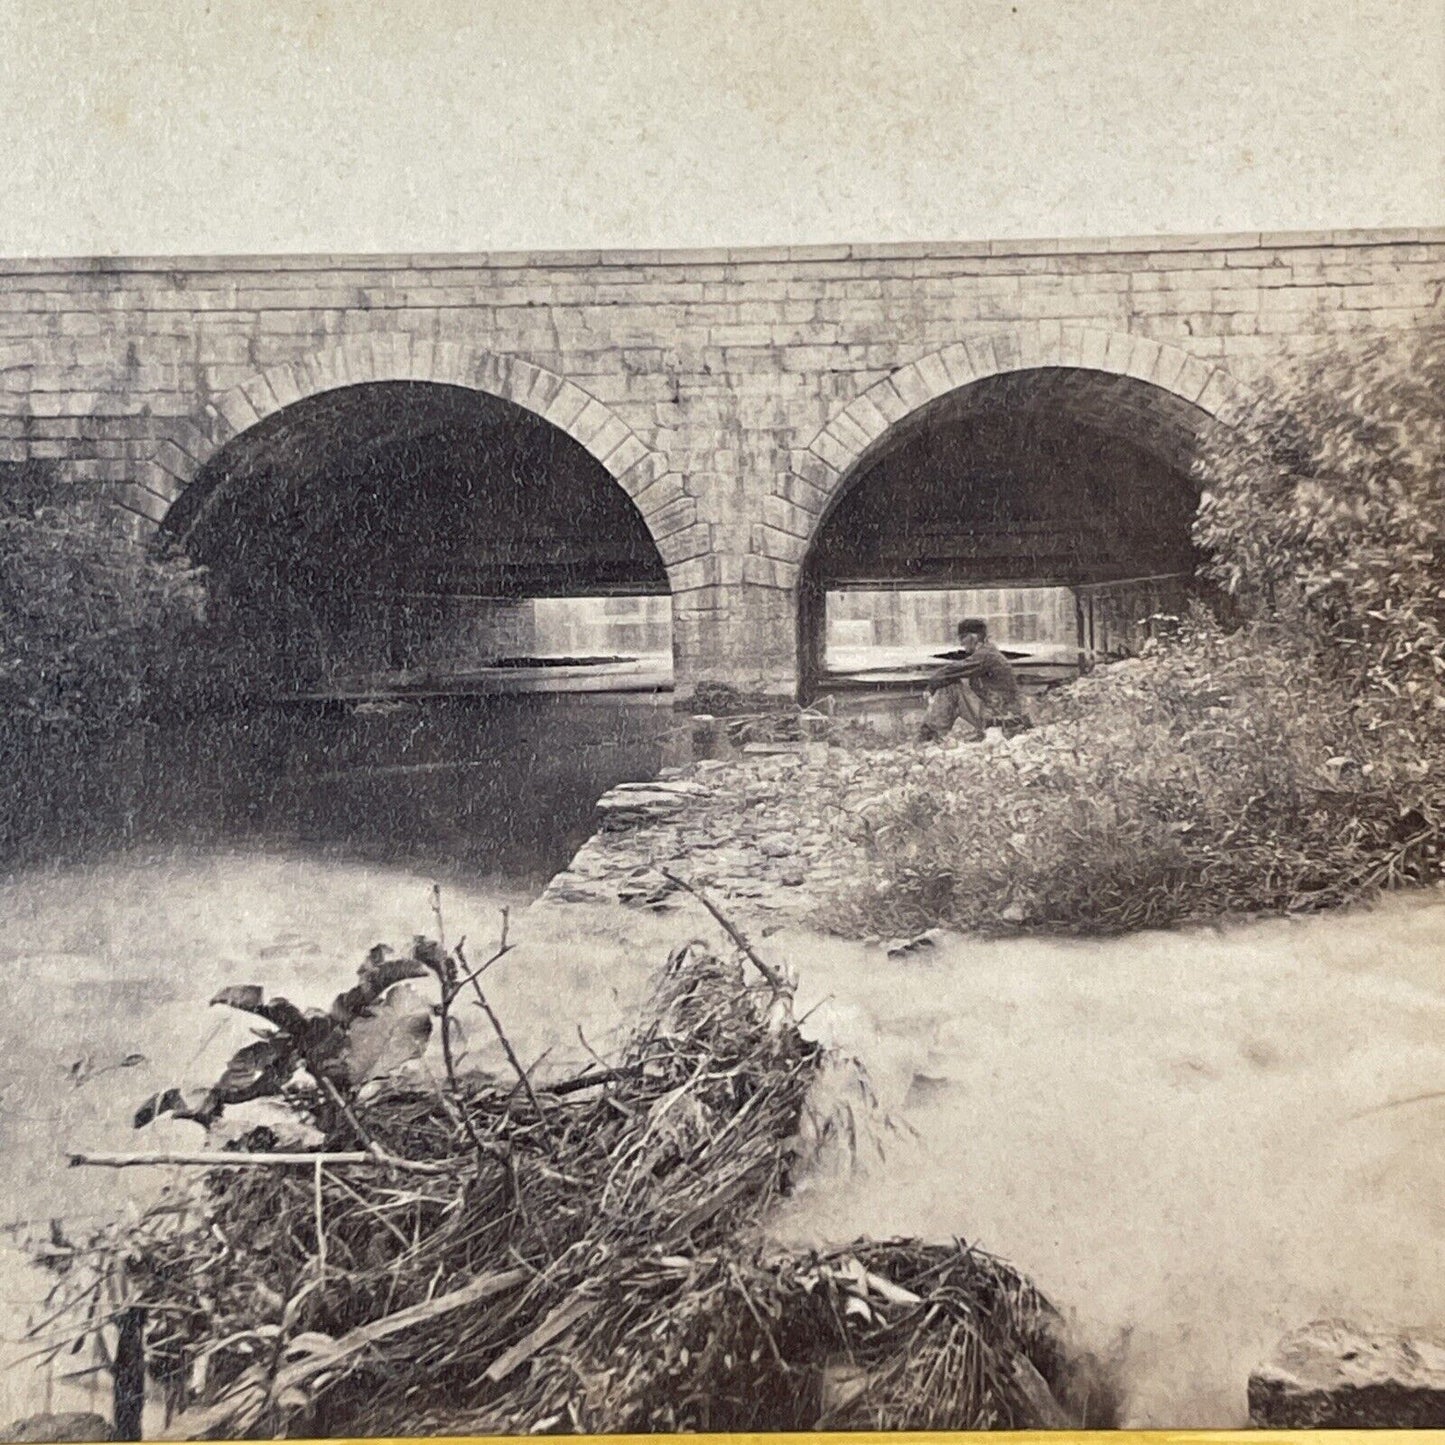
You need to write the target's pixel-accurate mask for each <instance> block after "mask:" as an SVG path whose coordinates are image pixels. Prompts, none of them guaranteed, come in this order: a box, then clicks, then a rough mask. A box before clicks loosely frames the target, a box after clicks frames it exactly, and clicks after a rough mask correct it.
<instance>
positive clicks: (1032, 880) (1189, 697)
mask: <svg viewBox="0 0 1445 1445" xmlns="http://www.w3.org/2000/svg"><path fill="white" fill-rule="evenodd" d="M1041 723H1042V726H1040V727H1039V728H1038V729H1037V730H1035V731H1034V732H1032V733H1028V734H1025V735H1023V736H1022V737H1019V738H1016V739H1014V740H1013V741H1011V742H1003V741H1001V740H1000V741H999V742H997V743H994V744H984V745H961V746H949V747H945V748H943V749H940V750H938V751H937V752H936V754H935V755H934V756H933V758H932V759H931V761H930V763H929V766H928V767H927V768H926V769H925V770H924V772H923V774H922V775H921V776H920V775H919V774H918V773H916V772H910V773H906V774H904V775H903V780H902V781H901V782H899V783H896V784H895V785H894V786H893V787H892V788H890V789H889V790H888V791H886V792H885V793H884V794H883V795H882V796H881V798H879V799H878V800H876V801H875V802H874V803H873V805H872V806H870V807H867V808H865V809H863V810H862V811H860V812H859V813H858V814H857V815H856V821H855V824H854V828H855V836H857V837H859V838H861V840H862V842H863V844H864V857H865V859H866V860H867V869H868V873H869V882H868V884H867V885H865V886H864V887H862V888H857V889H849V890H846V891H845V892H844V893H843V894H842V896H840V897H838V898H836V899H834V900H830V902H829V904H828V907H827V909H826V913H827V916H828V917H829V919H830V920H831V924H832V926H833V927H835V928H839V929H842V930H843V931H846V932H850V933H859V934H869V933H907V932H911V931H916V930H918V929H922V928H925V927H928V926H931V925H934V924H948V925H951V926H956V927H960V928H965V929H979V930H984V931H1002V930H1009V929H1017V928H1020V927H1026V928H1041V929H1046V930H1050V931H1086V932H1117V931H1122V930H1126V929H1131V928H1142V927H1151V926H1161V925H1166V924H1171V923H1177V922H1180V921H1183V920H1187V919H1197V918H1205V917H1212V916H1216V915H1218V914H1221V913H1229V912H1236V913H1255V912H1289V911H1298V910H1305V909H1313V908H1320V907H1327V906H1331V905H1334V904H1339V903H1344V902H1348V901H1350V900H1353V899H1357V898H1361V897H1364V896H1367V895H1369V894H1370V893H1371V892H1373V891H1375V890H1376V889H1378V888H1380V887H1382V886H1387V885H1389V884H1398V883H1402V882H1414V881H1424V880H1426V879H1429V878H1433V877H1435V876H1436V875H1437V873H1438V842H1439V822H1438V820H1439V818H1440V817H1441V815H1442V811H1445V798H1442V796H1441V794H1442V785H1441V783H1440V782H1439V781H1437V779H1439V778H1440V777H1441V776H1442V774H1441V771H1440V768H1439V763H1440V761H1441V760H1440V759H1439V758H1437V759H1435V763H1436V766H1435V769H1434V770H1433V774H1432V768H1431V759H1430V757H1428V756H1427V755H1426V754H1425V753H1424V752H1421V751H1411V750H1408V749H1404V748H1401V747H1399V746H1398V745H1397V744H1396V742H1395V740H1393V739H1391V738H1388V737H1387V736H1386V735H1385V734H1382V733H1381V732H1380V731H1378V730H1376V731H1371V730H1369V729H1367V728H1365V727H1362V726H1361V723H1360V721H1359V718H1358V714H1357V710H1356V709H1355V708H1354V707H1353V706H1352V705H1351V702H1350V700H1349V698H1348V697H1347V696H1346V695H1345V694H1344V693H1343V692H1342V691H1341V690H1340V689H1339V688H1338V687H1337V686H1335V685H1334V684H1333V683H1332V682H1330V681H1329V680H1327V679H1326V678H1324V677H1323V676H1322V675H1321V668H1320V666H1319V664H1318V662H1317V660H1316V659H1314V658H1313V657H1312V656H1311V655H1310V649H1309V648H1308V647H1307V646H1306V645H1304V644H1301V643H1300V642H1299V641H1298V640H1297V639H1292V638H1290V637H1289V636H1288V635H1285V634H1282V633H1281V632H1280V631H1279V630H1278V629H1272V628H1269V627H1266V626H1263V625H1255V626H1252V627H1249V628H1246V629H1243V630H1241V631H1239V632H1236V633H1235V634H1233V635H1226V634H1224V633H1223V632H1221V631H1220V630H1219V629H1218V628H1216V627H1215V626H1213V625H1212V624H1210V623H1209V622H1208V621H1207V619H1205V618H1204V617H1203V616H1202V615H1201V616H1200V617H1198V618H1196V619H1194V621H1193V623H1192V624H1191V625H1188V626H1186V627H1185V628H1184V629H1183V631H1182V634H1181V636H1180V637H1179V638H1178V639H1177V640H1174V641H1171V642H1169V643H1166V644H1157V645H1155V646H1154V647H1152V648H1151V650H1150V651H1149V653H1148V654H1147V655H1146V656H1144V657H1141V658H1138V659H1134V660H1131V661H1128V662H1124V663H1119V664H1115V665H1113V666H1111V667H1108V668H1105V669H1102V670H1101V671H1100V672H1098V673H1096V674H1094V675H1092V676H1090V677H1087V678H1084V679H1082V680H1080V681H1079V682H1078V683H1076V684H1075V685H1073V686H1072V687H1070V688H1068V689H1066V690H1064V692H1062V693H1061V694H1060V695H1059V696H1058V698H1057V700H1056V701H1055V702H1053V703H1052V704H1051V705H1050V707H1049V708H1048V709H1047V711H1046V712H1045V714H1044V716H1043V717H1042V718H1041Z"/></svg>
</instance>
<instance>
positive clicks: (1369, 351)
mask: <svg viewBox="0 0 1445 1445" xmlns="http://www.w3.org/2000/svg"><path fill="white" fill-rule="evenodd" d="M1196 474H1197V476H1198V478H1199V480H1200V482H1201V484H1202V486H1203V498H1202V501H1201V505H1200V509H1199V516H1198V521H1197V524H1196V528H1195V539H1196V541H1197V542H1198V543H1199V544H1200V545H1201V546H1202V547H1203V548H1204V549H1206V551H1207V552H1208V553H1209V554H1210V555H1211V558H1212V560H1211V561H1210V563H1209V564H1208V568H1207V570H1208V573H1209V575H1210V576H1212V577H1213V579H1214V580H1216V581H1218V582H1219V583H1221V584H1222V585H1223V586H1224V587H1225V589H1226V590H1227V591H1228V592H1230V593H1231V594H1232V595H1233V596H1234V597H1235V598H1237V599H1238V601H1239V602H1240V604H1241V605H1242V606H1243V607H1244V608H1245V609H1247V611H1248V613H1249V615H1252V616H1253V617H1255V618H1271V617H1273V618H1278V619H1280V620H1282V621H1286V622H1288V623H1289V624H1290V625H1292V626H1294V627H1296V628H1297V629H1298V630H1299V631H1300V632H1301V634H1302V635H1308V636H1311V637H1313V638H1315V639H1317V640H1318V641H1319V642H1321V643H1322V644H1325V647H1324V649H1323V650H1322V653H1321V656H1322V660H1323V661H1324V664H1325V665H1326V667H1327V669H1328V671H1329V673H1330V674H1331V675H1332V676H1334V677H1336V678H1337V679H1339V681H1340V683H1341V685H1342V686H1344V687H1345V688H1346V689H1347V690H1348V691H1349V692H1350V693H1351V695H1353V696H1357V697H1358V698H1359V699H1360V702H1361V705H1362V708H1363V709H1364V714H1363V715H1364V719H1365V721H1366V722H1367V724H1369V725H1373V726H1384V727H1387V728H1390V729H1392V730H1394V731H1396V732H1397V733H1399V734H1400V735H1401V736H1402V737H1403V738H1404V739H1405V740H1406V741H1413V742H1415V743H1417V744H1418V743H1420V742H1422V741H1424V739H1425V737H1426V735H1427V733H1429V732H1432V731H1433V732H1438V731H1439V729H1440V725H1441V722H1442V718H1441V713H1442V712H1445V329H1437V330H1433V331H1429V332H1426V333H1424V334H1416V335H1412V336H1408V337H1401V338H1393V339H1388V340H1375V341H1372V342H1370V343H1368V344H1364V345H1358V346H1353V347H1343V348H1338V349H1334V350H1330V351H1326V352H1323V353H1320V354H1318V355H1315V356H1312V357H1309V358H1306V359H1305V360H1304V361H1302V362H1301V363H1299V364H1298V365H1297V367H1296V368H1295V370H1294V371H1293V372H1292V373H1290V374H1287V375H1286V376H1285V377H1284V378H1283V379H1282V380H1279V381H1276V382H1272V383H1267V384H1266V385H1265V386H1264V387H1263V389H1262V391H1261V393H1260V397H1259V401H1258V403H1257V404H1256V405H1255V406H1254V407H1253V408H1252V409H1251V411H1250V413H1249V415H1248V416H1246V417H1245V418H1244V419H1243V420H1242V422H1241V423H1240V424H1239V425H1238V426H1236V427H1233V428H1229V429H1227V430H1221V431H1220V432H1219V433H1217V434H1216V435H1215V436H1213V437H1212V439H1211V440H1210V441H1209V442H1208V443H1207V445H1206V446H1205V448H1204V450H1203V453H1202V454H1201V456H1200V458H1199V460H1198V463H1197V466H1196Z"/></svg>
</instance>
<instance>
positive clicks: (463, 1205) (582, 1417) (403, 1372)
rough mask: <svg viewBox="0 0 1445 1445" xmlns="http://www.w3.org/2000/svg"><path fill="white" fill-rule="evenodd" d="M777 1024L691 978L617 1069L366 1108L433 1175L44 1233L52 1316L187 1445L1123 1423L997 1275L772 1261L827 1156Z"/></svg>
mask: <svg viewBox="0 0 1445 1445" xmlns="http://www.w3.org/2000/svg"><path fill="white" fill-rule="evenodd" d="M788 1003H789V998H788V994H787V992H786V990H784V991H781V992H780V990H779V989H778V988H777V987H776V986H773V985H764V986H761V987H756V988H754V987H748V986H747V983H746V981H745V978H744V975H743V966H742V963H741V962H731V961H727V960H722V959H719V958H717V957H716V956H714V955H713V954H711V953H708V952H707V951H705V950H703V949H702V948H701V947H700V946H698V945H692V946H689V947H688V948H686V949H682V950H678V951H676V952H674V954H673V955H672V956H671V957H670V958H669V960H668V963H667V966H666V968H665V969H664V970H663V972H662V974H661V977H660V978H659V981H658V984H657V989H656V993H655V995H654V997H653V999H652V1001H651V1005H650V1007H649V1008H648V1009H647V1010H646V1011H645V1015H644V1021H643V1023H642V1024H641V1025H640V1026H639V1027H638V1028H637V1030H636V1031H635V1033H634V1034H633V1037H632V1039H631V1041H630V1042H629V1043H628V1045H627V1046H626V1048H625V1049H624V1051H623V1052H622V1054H621V1056H620V1057H619V1058H618V1059H617V1060H615V1061H612V1062H611V1063H607V1064H604V1063H603V1062H602V1061H600V1060H599V1061H598V1062H597V1063H596V1064H595V1065H592V1066H589V1068H588V1069H587V1070H586V1071H585V1072H584V1073H582V1074H579V1075H576V1076H574V1077H572V1078H570V1079H567V1080H565V1081H563V1082H561V1083H560V1084H553V1085H551V1086H550V1087H549V1088H542V1087H538V1088H537V1089H536V1091H535V1095H534V1096H529V1094H528V1092H526V1091H524V1090H523V1089H522V1087H521V1085H520V1084H518V1085H517V1086H516V1087H513V1088H508V1087H506V1086H505V1084H499V1083H498V1082H497V1081H495V1080H484V1079H471V1080H463V1081H462V1083H461V1085H460V1086H459V1087H458V1089H457V1090H456V1091H455V1092H453V1091H450V1090H446V1089H442V1090H437V1089H435V1088H423V1087H420V1086H409V1087H402V1086H399V1085H392V1086H389V1087H386V1088H384V1089H382V1090H381V1091H380V1092H378V1093H376V1094H375V1095H373V1096H372V1097H370V1098H365V1097H362V1098H359V1099H358V1100H357V1101H356V1102H355V1103H354V1104H353V1106H352V1107H353V1110H354V1118H355V1121H356V1123H357V1124H359V1125H360V1126H361V1127H362V1128H363V1129H364V1130H365V1132H366V1133H367V1134H368V1135H369V1136H370V1138H371V1141H372V1142H373V1143H374V1144H376V1145H379V1146H380V1147H381V1148H382V1149H383V1150H384V1151H385V1152H386V1153H387V1154H388V1155H394V1156H397V1157H399V1158H404V1159H406V1160H409V1161H412V1162H413V1163H415V1162H429V1163H431V1164H433V1165H439V1166H441V1167H440V1168H439V1169H438V1172H436V1173H434V1174H417V1173H415V1172H401V1171H399V1170H395V1169H388V1168H386V1167H384V1166H382V1165H380V1164H376V1163H365V1164H355V1163H353V1164H346V1165H339V1166H336V1167H328V1168H320V1167H318V1168H316V1169H315V1170H312V1169H309V1168H305V1167H303V1168H300V1169H295V1168H285V1169H282V1168H248V1169H234V1170H227V1169H212V1170H209V1171H207V1173H206V1175H205V1176H204V1179H203V1181H201V1182H198V1184H197V1185H196V1186H195V1187H194V1188H193V1189H191V1190H190V1191H188V1192H184V1193H180V1194H177V1195H174V1196H168V1197H167V1198H166V1199H165V1200H164V1201H163V1202H162V1204H161V1205H159V1206H157V1207H156V1208H155V1209H153V1210H151V1211H150V1212H149V1213H148V1214H147V1215H146V1217H145V1218H144V1219H142V1220H141V1221H140V1222H139V1223H138V1224H132V1225H129V1226H126V1227H124V1228H119V1227H118V1228H115V1229H112V1230H110V1231H108V1232H107V1233H105V1234H104V1235H102V1236H101V1237H98V1238H96V1239H94V1240H92V1241H91V1242H90V1243H89V1245H87V1246H85V1247H79V1246H72V1245H70V1244H68V1243H67V1242H66V1241H64V1240H63V1239H62V1238H60V1237H57V1239H56V1240H54V1241H53V1242H52V1244H51V1246H50V1249H51V1258H50V1261H49V1262H50V1263H51V1265H52V1267H55V1268H57V1269H58V1270H59V1271H60V1272H61V1274H62V1281H61V1286H60V1287H58V1297H59V1298H60V1299H61V1300H62V1302H63V1303H64V1302H69V1303H77V1302H78V1303H79V1304H80V1306H81V1308H82V1310H83V1311H84V1310H88V1311H89V1316H88V1320H87V1321H86V1322H85V1323H84V1324H83V1326H82V1327H81V1328H80V1329H79V1334H80V1335H82V1336H83V1335H85V1334H86V1333H87V1332H90V1333H94V1332H95V1331H97V1330H100V1331H101V1332H102V1333H103V1332H104V1327H105V1326H106V1324H107V1321H109V1320H111V1319H113V1318H115V1317H116V1314H117V1312H118V1311H119V1310H121V1309H126V1308H133V1307H135V1306H141V1307H143V1308H144V1309H145V1310H146V1312H147V1319H148V1322H149V1323H148V1327H147V1338H146V1344H147V1355H148V1361H149V1366H150V1369H151V1372H152V1377H153V1379H154V1380H155V1381H157V1382H158V1383H159V1385H160V1386H161V1388H162V1389H163V1390H164V1393H165V1397H166V1399H167V1401H168V1403H169V1407H170V1410H171V1412H172V1417H173V1418H172V1421H171V1428H170V1434H171V1436H172V1437H173V1438H191V1439H194V1438H217V1437H222V1436H226V1437H236V1436H251V1437H255V1436H270V1435H313V1436H315V1435H340V1434H346V1435H360V1434H410V1433H457V1432H459V1431H461V1432H468V1433H498V1432H505V1433H513V1432H517V1433H526V1432H537V1431H587V1432H615V1431H641V1430H739V1429H779V1428H792V1429H810V1428H818V1427H823V1426H828V1427H837V1428H855V1427H857V1428H861V1427H865V1426H866V1427H870V1428H983V1427H987V1426H1014V1427H1024V1426H1034V1425H1050V1424H1058V1423H1061V1422H1065V1423H1067V1422H1074V1423H1077V1422H1079V1421H1081V1420H1083V1419H1086V1418H1087V1419H1088V1420H1089V1421H1090V1422H1091V1423H1102V1424H1107V1423H1110V1420H1111V1417H1112V1408H1113V1406H1112V1397H1111V1395H1110V1393H1109V1391H1108V1390H1107V1389H1103V1390H1101V1389H1099V1388H1097V1387H1093V1388H1091V1390H1090V1391H1089V1392H1087V1393H1089V1396H1090V1398H1089V1400H1088V1401H1087V1402H1086V1401H1085V1399H1084V1396H1083V1394H1081V1392H1080V1390H1079V1388H1078V1383H1077V1371H1076V1370H1075V1369H1074V1368H1073V1367H1071V1366H1070V1365H1069V1364H1068V1362H1067V1361H1066V1358H1065V1352H1064V1350H1063V1347H1062V1346H1061V1344H1060V1343H1059V1340H1060V1335H1059V1331H1058V1328H1057V1326H1058V1321H1057V1319H1056V1317H1055V1316H1054V1314H1053V1312H1052V1311H1051V1310H1050V1308H1049V1307H1048V1305H1047V1304H1046V1303H1045V1302H1044V1301H1043V1300H1042V1299H1041V1298H1040V1297H1039V1296H1038V1295H1037V1293H1036V1292H1035V1291H1034V1290H1033V1289H1032V1288H1031V1287H1030V1286H1029V1285H1028V1284H1027V1282H1026V1281H1024V1280H1023V1279H1022V1278H1021V1277H1020V1276H1019V1275H1017V1274H1016V1273H1015V1272H1014V1271H1013V1270H1012V1269H1010V1268H1009V1267H1008V1266H1007V1265H1005V1264H1003V1263H1001V1262H1000V1261H997V1260H994V1259H991V1258H989V1257H988V1256H986V1255H982V1254H979V1253H977V1252H975V1251H972V1250H969V1249H967V1248H966V1247H964V1246H962V1245H960V1244H957V1243H955V1244H951V1245H942V1246H933V1245H920V1244H917V1243H911V1242H907V1241H895V1242H892V1243H881V1244H871V1243H860V1244H856V1245H854V1246H853V1247H852V1248H851V1249H849V1250H846V1251H840V1252H836V1253H831V1254H822V1255H816V1254H802V1253H796V1252H793V1253H779V1252H778V1251H776V1250H775V1249H770V1248H769V1246H768V1245H767V1243H766V1240H765V1238H764V1235H763V1233H762V1230H761V1228H760V1226H761V1224H762V1222H763V1221H764V1219H765V1216H766V1214H767V1211H768V1209H769V1207H770V1206H771V1205H772V1204H773V1202H774V1201H775V1200H776V1199H777V1198H778V1197H779V1196H780V1195H782V1194H784V1193H786V1192H787V1191H788V1189H789V1188H790V1187H791V1183H792V1181H793V1178H794V1176H795V1174H796V1173H797V1172H798V1171H799V1170H800V1169H804V1168H806V1167H807V1165H808V1162H809V1158H810V1157H811V1156H812V1155H813V1153H814V1152H815V1151H816V1150H817V1149H819V1148H820V1147H826V1146H827V1145H828V1144H829V1142H830V1133H831V1126H830V1121H829V1120H827V1119H822V1120H820V1119H818V1118H816V1117H814V1116H813V1115H812V1114H811V1113H810V1107H809V1098H808V1096H809V1089H810V1086H811V1085H812V1083H813V1081H814V1079H815V1078H816V1077H817V1076H818V1075H819V1073H820V1071H821V1070H822V1068H823V1065H824V1063H825V1062H826V1060H825V1056H824V1054H823V1051H822V1050H821V1049H820V1047H819V1046H818V1045H816V1044H814V1043H811V1042H809V1041H808V1040H806V1039H805V1038H804V1037H803V1036H802V1034H801V1033H800V1032H799V1030H798V1028H797V1027H796V1025H795V1024H794V1022H793V1020H792V1015H791V1009H790V1008H789V1007H788ZM295 1103H296V1106H297V1107H298V1109H299V1110H301V1111H302V1112H305V1111H306V1109H307V1108H308V1106H309V1101H308V1099H307V1098H306V1097H305V1096H304V1094H303V1095H298V1096H297V1098H296V1099H295ZM462 1111H465V1114H466V1120H465V1121H464V1120H463V1118H462V1117H461V1115H462ZM848 1127H849V1128H851V1122H850V1124H849V1126H848ZM474 1140H475V1141H476V1142H477V1143H479V1144H480V1146H481V1147H480V1148H477V1147H475V1145H474V1142H473V1141H474ZM266 1142H267V1141H266V1140H264V1139H260V1138H252V1139H250V1140H249V1144H250V1147H251V1148H253V1149H255V1148H257V1147H260V1146H262V1145H264V1144H265V1143H266ZM273 1142H274V1141H273ZM357 1143H358V1141H357V1140H356V1139H355V1138H354V1137H352V1136H350V1135H349V1134H344V1133H343V1132H342V1131H340V1130H338V1131H337V1132H336V1133H335V1134H334V1135H333V1136H332V1137H329V1138H328V1139H327V1140H326V1147H327V1148H328V1149H332V1150H343V1149H349V1150H354V1149H355V1147H356V1145H357ZM84 1297H88V1299H89V1301H90V1303H89V1304H86V1302H85V1298H84ZM49 1328H50V1329H51V1330H55V1329H62V1330H65V1331H68V1332H69V1334H71V1335H73V1334H76V1333H77V1329H76V1326H75V1324H74V1323H68V1322H66V1321H61V1322H60V1323H59V1324H55V1323H52V1324H51V1326H50V1327H49ZM1045 1381H1047V1382H1048V1383H1047V1384H1046V1383H1045ZM1051 1387H1052V1388H1051ZM1059 1398H1063V1399H1065V1400H1066V1401H1067V1402H1068V1404H1069V1412H1068V1413H1067V1414H1066V1413H1065V1411H1064V1410H1063V1409H1062V1408H1061V1406H1060V1404H1059V1403H1058V1399H1059Z"/></svg>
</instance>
